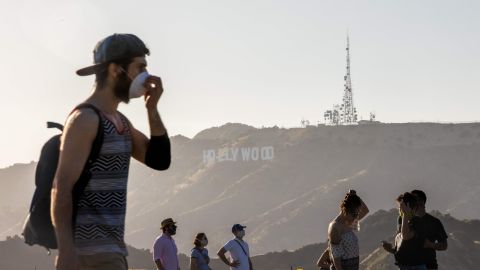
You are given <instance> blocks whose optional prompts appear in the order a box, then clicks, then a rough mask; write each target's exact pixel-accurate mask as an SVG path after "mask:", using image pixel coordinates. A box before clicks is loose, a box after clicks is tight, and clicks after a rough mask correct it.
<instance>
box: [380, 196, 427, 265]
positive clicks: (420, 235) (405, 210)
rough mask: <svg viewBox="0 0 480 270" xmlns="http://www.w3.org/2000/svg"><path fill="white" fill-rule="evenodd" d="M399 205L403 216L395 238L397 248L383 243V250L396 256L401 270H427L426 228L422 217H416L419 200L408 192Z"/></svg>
mask: <svg viewBox="0 0 480 270" xmlns="http://www.w3.org/2000/svg"><path fill="white" fill-rule="evenodd" d="M397 203H398V209H399V213H400V215H401V216H402V223H401V226H400V230H399V232H398V234H397V235H396V237H395V246H394V247H392V245H391V244H390V243H387V242H383V248H384V249H385V250H386V251H388V252H390V253H393V254H394V255H395V260H396V264H397V265H398V267H399V269H400V270H427V268H426V265H425V259H424V252H423V249H424V248H423V246H424V243H425V239H426V237H425V231H424V226H423V224H422V223H421V221H420V217H418V216H416V215H415V212H416V210H417V208H418V207H417V199H416V197H415V196H414V195H413V194H411V193H408V192H406V193H404V194H402V195H400V196H399V197H398V198H397Z"/></svg>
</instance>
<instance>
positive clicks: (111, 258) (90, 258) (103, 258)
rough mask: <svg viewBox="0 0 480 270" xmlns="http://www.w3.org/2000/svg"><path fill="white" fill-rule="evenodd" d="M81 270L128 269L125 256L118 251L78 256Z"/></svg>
mask: <svg viewBox="0 0 480 270" xmlns="http://www.w3.org/2000/svg"><path fill="white" fill-rule="evenodd" d="M79 261H80V269H81V270H128V263H127V259H126V258H125V256H123V255H122V254H118V253H99V254H94V255H85V256H79Z"/></svg>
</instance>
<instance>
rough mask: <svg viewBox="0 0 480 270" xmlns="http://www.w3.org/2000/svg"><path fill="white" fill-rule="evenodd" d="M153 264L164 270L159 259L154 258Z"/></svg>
mask: <svg viewBox="0 0 480 270" xmlns="http://www.w3.org/2000/svg"><path fill="white" fill-rule="evenodd" d="M155 265H156V266H157V269H158V270H165V268H163V265H162V262H161V261H160V260H155Z"/></svg>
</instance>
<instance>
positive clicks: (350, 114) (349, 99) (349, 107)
mask: <svg viewBox="0 0 480 270" xmlns="http://www.w3.org/2000/svg"><path fill="white" fill-rule="evenodd" d="M344 80H345V89H344V93H343V104H342V109H343V110H342V111H341V120H340V122H341V123H342V124H344V125H352V124H357V110H356V109H355V106H354V105H353V89H352V78H351V77H350V39H349V36H348V35H347V72H346V74H345V77H344ZM342 116H343V117H342Z"/></svg>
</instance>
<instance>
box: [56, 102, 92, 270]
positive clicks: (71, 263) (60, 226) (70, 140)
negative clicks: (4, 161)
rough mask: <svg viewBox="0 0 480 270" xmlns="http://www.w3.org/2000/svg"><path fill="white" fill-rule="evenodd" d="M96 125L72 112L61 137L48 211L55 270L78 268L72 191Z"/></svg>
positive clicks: (85, 115) (87, 112)
mask: <svg viewBox="0 0 480 270" xmlns="http://www.w3.org/2000/svg"><path fill="white" fill-rule="evenodd" d="M98 121H99V119H98V116H97V114H96V113H95V112H93V111H91V110H79V111H76V112H74V113H73V114H72V115H71V116H70V117H69V118H68V119H67V123H66V126H65V129H64V131H63V134H62V137H61V144H60V156H59V161H58V167H57V171H56V173H55V178H54V180H53V185H52V197H51V198H52V201H51V209H50V210H51V216H52V221H53V226H54V228H55V233H56V236H57V243H58V257H57V262H56V264H57V269H75V267H77V264H78V260H77V257H76V254H75V248H74V243H73V232H72V209H73V205H72V200H73V198H72V190H73V187H74V185H75V183H76V182H77V180H78V178H79V177H80V175H81V173H82V171H83V168H84V166H85V163H86V161H87V159H88V156H89V154H90V151H91V148H92V144H93V141H94V139H95V136H96V133H97V129H98Z"/></svg>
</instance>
